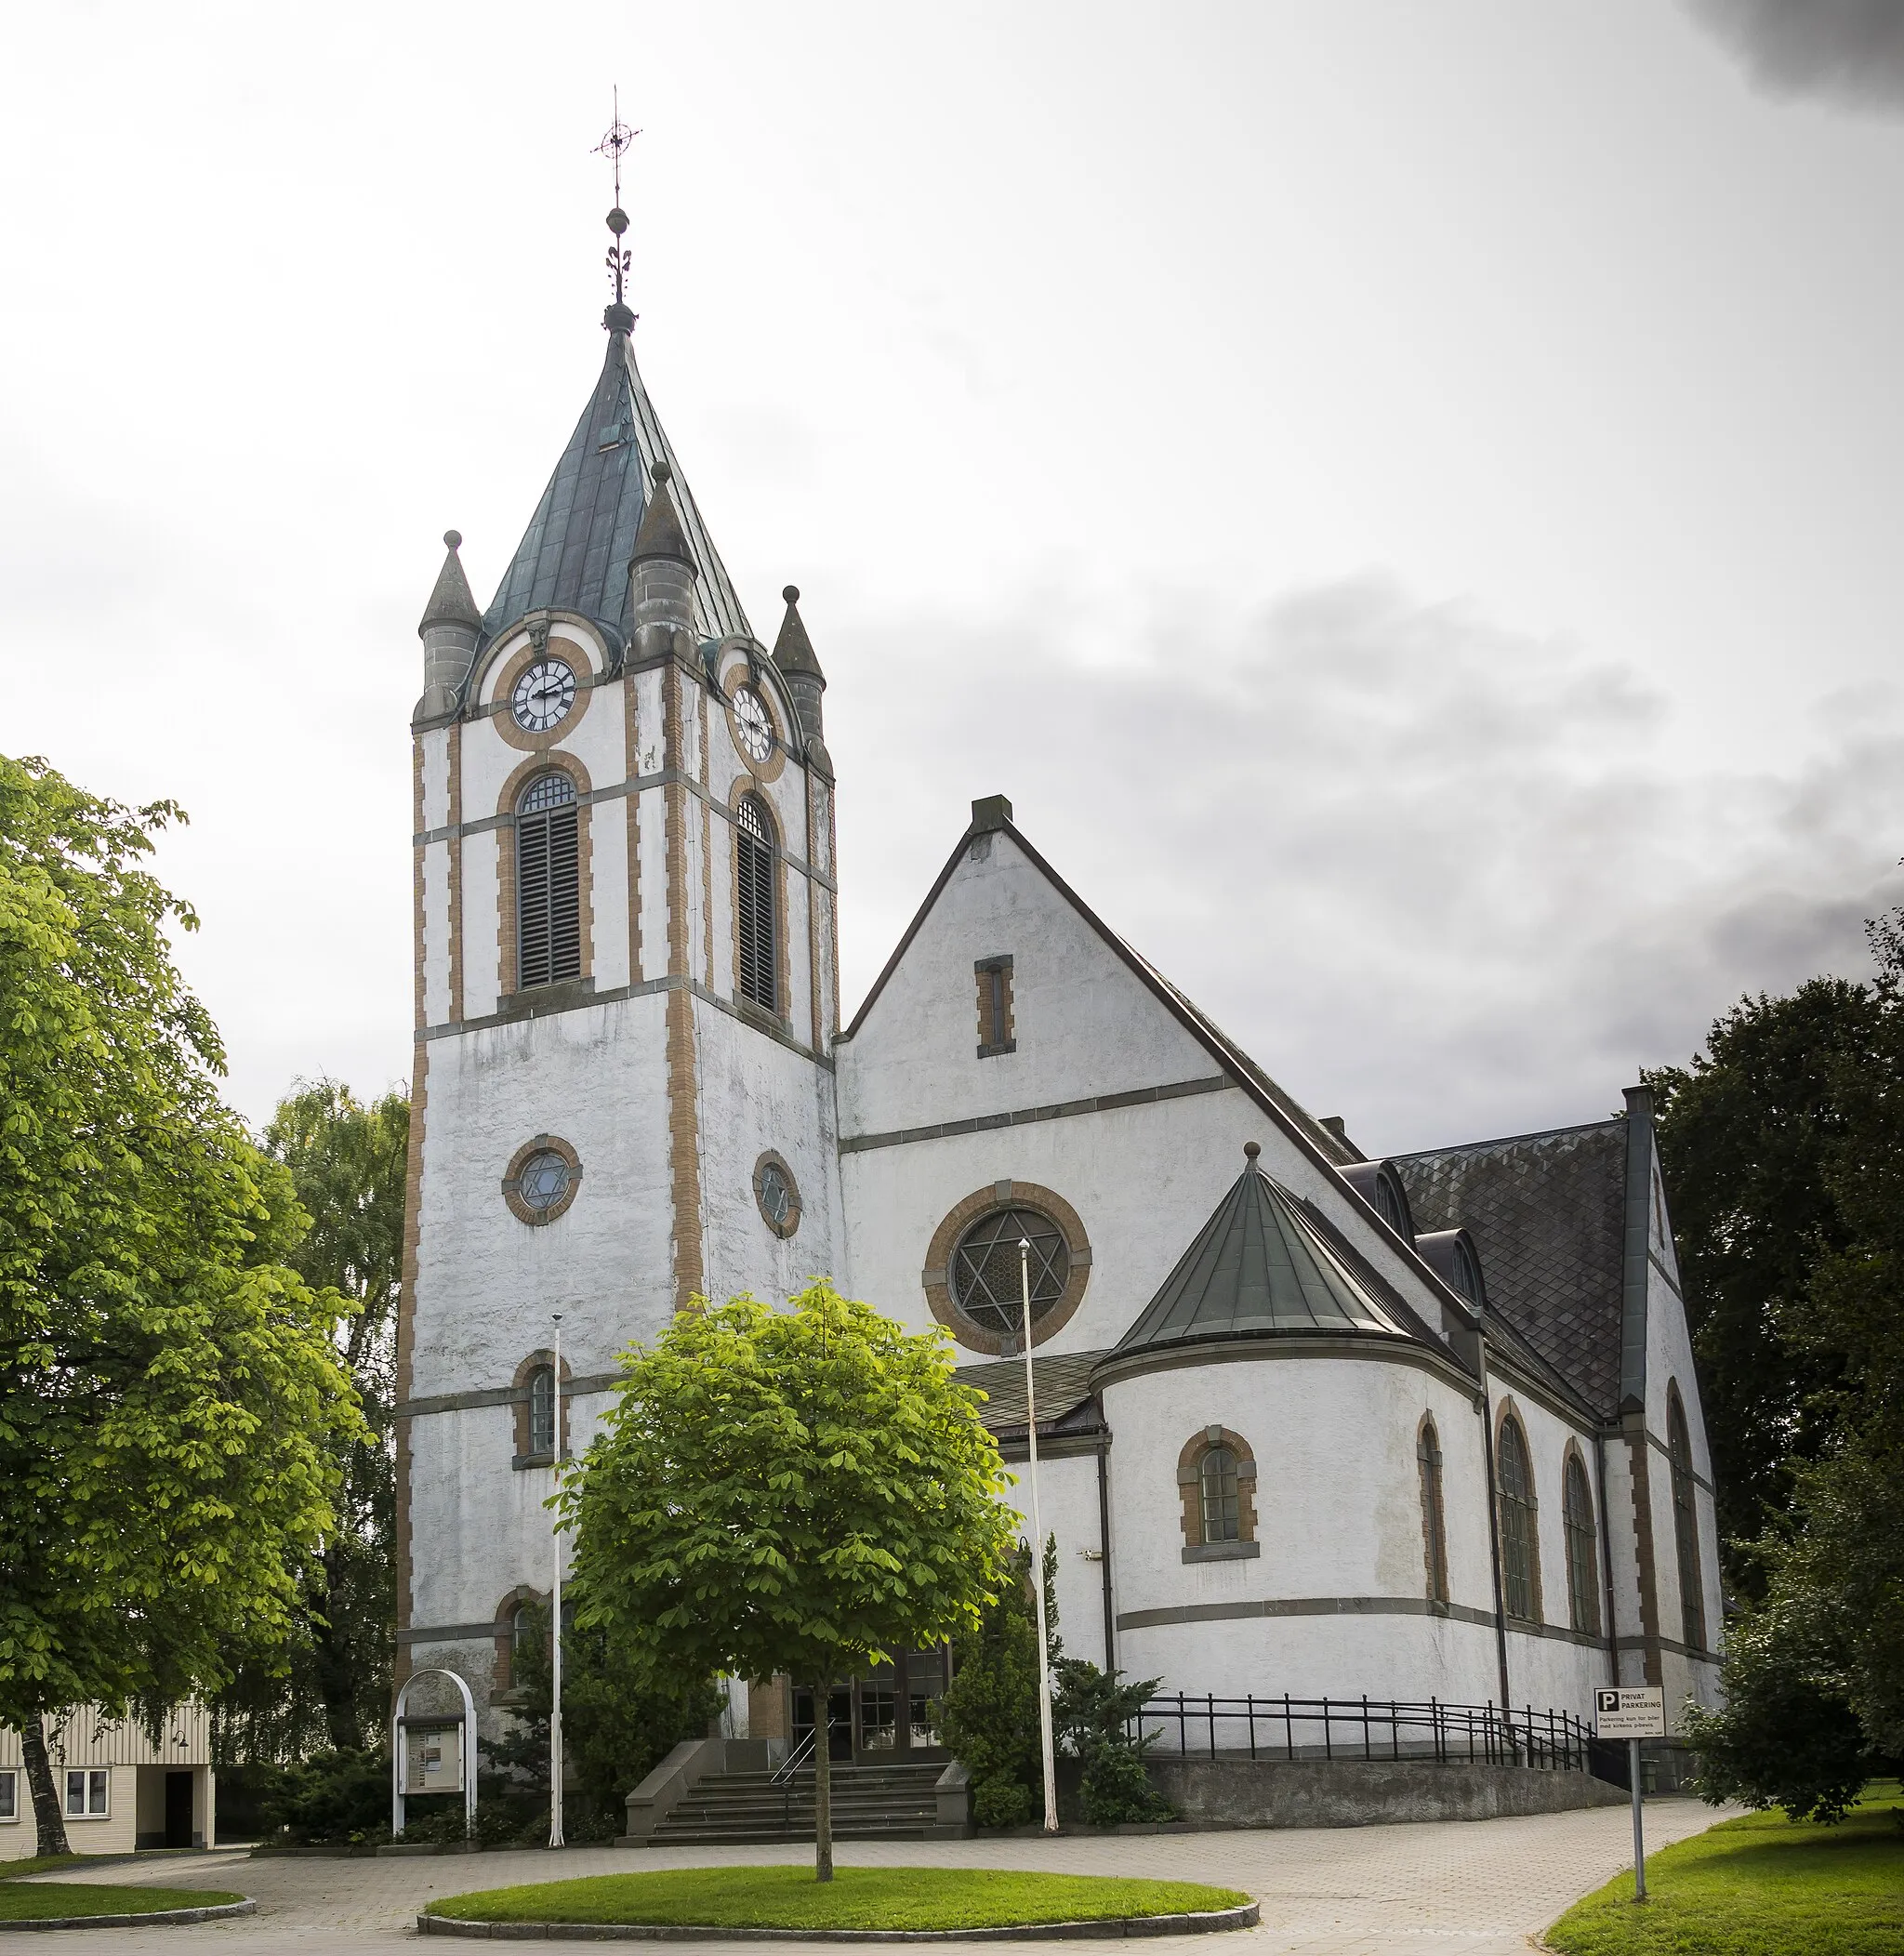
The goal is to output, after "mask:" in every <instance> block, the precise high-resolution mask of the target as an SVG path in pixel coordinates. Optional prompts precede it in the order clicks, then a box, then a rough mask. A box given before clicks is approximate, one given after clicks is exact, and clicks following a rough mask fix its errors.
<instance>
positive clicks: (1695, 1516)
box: [1666, 1384, 1706, 1650]
mask: <svg viewBox="0 0 1904 1956" xmlns="http://www.w3.org/2000/svg"><path fill="white" fill-rule="evenodd" d="M1666 1450H1667V1452H1668V1454H1669V1455H1670V1456H1671V1457H1672V1460H1673V1543H1674V1546H1675V1547H1676V1548H1677V1549H1678V1551H1679V1608H1680V1615H1681V1617H1682V1619H1683V1628H1684V1631H1685V1635H1686V1642H1687V1643H1688V1644H1689V1645H1691V1646H1692V1647H1693V1649H1695V1650H1703V1649H1704V1648H1705V1647H1706V1604H1705V1593H1704V1591H1705V1584H1704V1583H1703V1582H1702V1581H1701V1580H1700V1579H1699V1510H1698V1509H1697V1508H1696V1507H1695V1506H1694V1505H1693V1502H1694V1500H1695V1498H1696V1496H1697V1494H1698V1484H1697V1483H1696V1482H1695V1481H1694V1479H1693V1477H1692V1434H1690V1433H1689V1432H1688V1431H1687V1430H1686V1408H1685V1407H1684V1406H1683V1405H1681V1403H1680V1399H1679V1388H1678V1386H1676V1385H1673V1384H1669V1385H1668V1386H1667V1388H1666Z"/></svg>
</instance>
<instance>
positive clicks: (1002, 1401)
mask: <svg viewBox="0 0 1904 1956" xmlns="http://www.w3.org/2000/svg"><path fill="white" fill-rule="evenodd" d="M1103 1357H1104V1353H1103V1352H1060V1353H1055V1354H1052V1355H1049V1356H1047V1357H1043V1358H1040V1357H1039V1356H1038V1354H1037V1353H1036V1352H1034V1353H1033V1354H1032V1355H1031V1384H1032V1390H1033V1392H1034V1393H1036V1394H1038V1432H1039V1433H1040V1434H1047V1433H1050V1432H1051V1431H1052V1429H1053V1428H1055V1427H1059V1426H1062V1425H1064V1422H1065V1421H1067V1420H1070V1419H1071V1416H1072V1415H1073V1414H1075V1413H1076V1412H1078V1409H1079V1408H1081V1407H1085V1406H1088V1405H1089V1404H1090V1401H1091V1368H1093V1367H1094V1366H1095V1365H1096V1364H1097V1362H1098V1360H1099V1359H1101V1358H1103ZM956 1377H957V1378H958V1381H959V1384H960V1385H975V1386H977V1387H978V1389H979V1390H980V1391H981V1392H982V1393H984V1394H985V1395H986V1397H985V1405H984V1406H982V1407H980V1408H979V1418H980V1419H982V1420H983V1421H985V1430H986V1432H988V1433H989V1434H992V1436H993V1437H994V1438H997V1437H998V1435H999V1434H1008V1433H1009V1434H1022V1433H1023V1432H1024V1431H1025V1360H1024V1359H1023V1358H1022V1357H1020V1358H999V1359H996V1360H994V1361H993V1362H992V1363H990V1364H988V1365H962V1366H960V1367H959V1370H958V1372H957V1374H956Z"/></svg>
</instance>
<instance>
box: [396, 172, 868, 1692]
mask: <svg viewBox="0 0 1904 1956" xmlns="http://www.w3.org/2000/svg"><path fill="white" fill-rule="evenodd" d="M608 222H609V227H610V229H611V231H613V232H614V233H615V245H614V247H613V248H612V249H611V252H610V261H611V264H612V265H614V266H615V278H616V291H615V303H614V304H612V305H611V306H610V307H609V308H608V310H607V311H606V313H605V314H604V316H603V322H602V324H603V325H604V327H605V328H606V331H607V335H608V346H607V356H606V358H605V360H604V361H603V363H602V371H601V374H600V376H599V377H597V379H596V381H595V384H594V387H593V389H592V390H591V391H590V393H589V396H588V402H587V404H586V405H585V406H584V408H583V410H582V413H581V416H580V418H579V420H578V421H577V422H576V423H575V431H574V433H573V434H572V435H571V436H570V437H569V441H568V444H567V446H566V447H565V448H564V449H563V450H562V455H561V457H560V459H559V460H558V461H557V463H556V465H555V469H554V472H553V474H552V475H551V476H550V477H549V483H548V486H547V487H546V488H545V489H544V490H543V492H542V496H541V500H540V501H539V502H538V503H537V504H536V509H535V513H534V515H533V516H532V517H531V518H530V520H529V525H528V528H527V529H526V530H525V531H524V532H523V534H522V541H521V543H520V544H519V545H518V546H517V548H516V551H515V554H514V556H513V557H512V558H511V559H510V561H509V567H508V569H507V570H506V571H505V572H504V573H503V576H502V579H501V582H500V583H499V584H498V586H497V587H496V594H495V596H494V597H493V598H492V599H491V600H490V601H489V604H488V606H487V607H486V609H482V610H479V609H478V607H477V605H476V602H475V600H474V598H473V596H472V594H471V592H470V589H469V581H468V579H467V577H466V576H465V575H464V571H463V566H462V562H461V559H460V557H459V555H458V548H459V546H460V543H461V538H460V537H459V536H458V535H457V534H456V532H455V531H451V532H449V533H448V535H446V536H445V538H444V542H445V544H446V545H447V547H448V554H447V555H446V556H445V558H444V560H443V568H442V571H441V574H440V575H438V577H437V580H436V585H435V588H434V589H433V590H432V591H431V593H430V601H429V603H428V605H427V607H426V608H425V611H424V615H423V620H422V624H421V626H420V627H419V634H420V636H421V638H422V641H423V694H422V697H421V698H420V699H419V700H418V701H417V708H416V712H415V715H414V717H413V720H412V730H411V731H412V736H413V742H414V799H415V810H414V820H413V828H414V835H413V838H412V848H413V855H414V859H415V889H416V905H415V930H416V965H415V982H416V1022H417V1034H416V1038H417V1047H416V1060H415V1070H414V1077H413V1112H412V1124H411V1135H410V1164H409V1175H410V1188H409V1205H408V1225H407V1226H408V1232H409V1234H408V1238H407V1241H406V1245H405V1263H404V1283H403V1303H402V1311H401V1317H400V1323H399V1333H398V1347H397V1397H398V1400H399V1402H400V1404H399V1408H398V1443H397V1481H398V1556H399V1563H398V1568H399V1577H398V1580H399V1596H398V1622H399V1632H398V1634H399V1645H400V1647H399V1655H398V1675H399V1677H402V1676H403V1675H405V1674H407V1672H409V1671H410V1670H411V1669H413V1668H416V1667H418V1666H421V1665H426V1664H437V1665H447V1666H449V1667H451V1668H453V1669H455V1670H456V1671H458V1672H461V1673H462V1674H463V1675H464V1676H465V1677H466V1678H467V1679H468V1681H469V1684H470V1685H471V1687H472V1689H473V1690H474V1692H475V1695H476V1698H477V1702H478V1704H479V1705H482V1704H483V1703H485V1702H486V1701H491V1700H493V1699H495V1698H498V1697H501V1696H503V1695H506V1694H507V1693H508V1692H509V1689H510V1678H509V1649H510V1637H511V1631H512V1619H513V1617H514V1613H515V1611H516V1609H517V1608H518V1606H520V1604H521V1603H522V1601H523V1600H524V1599H525V1598H527V1597H528V1596H530V1595H532V1594H537V1593H546V1592H547V1590H548V1588H549V1558H550V1547H549V1515H548V1513H546V1512H545V1510H544V1508H543V1505H542V1503H543V1501H544V1500H546V1499H547V1497H548V1495H549V1492H550V1489H551V1486H552V1473H551V1470H552V1466H553V1463H554V1460H555V1459H556V1457H557V1456H558V1454H559V1453H560V1452H562V1451H572V1452H579V1451H580V1450H581V1448H582V1447H584V1446H586V1445H587V1441H588V1431H589V1428H590V1426H591V1425H592V1423H593V1421H594V1420H595V1419H596V1418H597V1417H599V1416H600V1414H601V1413H602V1412H603V1411H604V1410H606V1408H607V1407H608V1405H609V1403H610V1395H609V1390H608V1389H609V1387H610V1385H611V1383H612V1381H613V1379H614V1377H615V1368H616V1360H617V1356H618V1355H619V1354H620V1352H621V1351H622V1350H623V1349H624V1348H625V1347H626V1346H627V1345H628V1344H629V1343H630V1342H646V1341H651V1340H653V1339H654V1338H655V1335H656V1334H657V1333H658V1332H659V1331H660V1330H661V1328H663V1326H664V1325H665V1324H666V1323H667V1322H668V1318H669V1316H670V1315H672V1314H673V1313H674V1312H677V1311H679V1310H681V1309H682V1308H683V1307H684V1306H685V1305H686V1304H687V1303H688V1302H689V1300H690V1299H691V1298H693V1297H694V1296H696V1295H703V1294H705V1295H707V1296H710V1297H715V1298H724V1297H726V1296H728V1295H730V1294H732V1293H734V1292H736V1291H740V1290H752V1291H753V1292H754V1293H755V1294H756V1295H758V1296H760V1297H761V1298H763V1299H767V1298H783V1297H785V1296H786V1295H787V1294H788V1293H789V1292H790V1291H792V1290H794V1289H798V1288H800V1285H801V1284H802V1283H803V1282H804V1281H805V1280H806V1279H807V1278H809V1277H810V1276H812V1275H815V1274H818V1273H822V1272H830V1271H832V1270H834V1269H835V1268H836V1267H837V1265H838V1263H839V1261H840V1240H841V1227H840V1193H839V1171H838V1156H837V1153H836V1142H837V1135H836V1121H835V1115H834V1100H833V1080H832V1058H831V1043H832V1038H833V1036H834V1034H835V1032H836V1031H837V1029H838V1022H839V981H838V951H837V921H836V912H835V905H836V890H837V886H836V882H835V876H834V811H833V769H832V763H831V761H830V760H829V758H828V756H827V753H826V747H825V745H824V744H823V741H822V738H821V733H822V729H821V698H822V694H823V693H824V690H825V686H826V680H825V678H824V676H823V674H822V673H821V670H820V665H819V661H818V659H817V658H816V657H815V655H814V653H813V644H812V641H811V640H810V639H809V637H808V635H807V631H806V628H805V626H804V624H803V623H802V621H801V619H800V611H799V592H798V591H797V590H796V589H794V588H792V587H791V586H789V587H788V588H787V592H786V603H787V611H786V615H785V618H784V620H783V622H782V624H781V626H780V629H779V633H778V636H777V638H776V641H775V644H774V650H773V652H772V653H770V652H769V651H768V650H767V648H766V647H765V646H764V645H763V644H761V643H760V641H758V640H757V639H756V638H755V637H754V636H753V633H752V630H751V628H749V626H748V623H747V615H746V613H745V611H744V610H743V609H742V606H741V602H740V599H739V596H738V595H737V593H736V592H735V590H734V584H733V582H732V580H731V579H730V577H729V576H728V574H727V570H726V567H725V566H724V565H723V563H722V562H721V556H720V553H719V552H718V551H717V550H716V548H715V547H714V542H713V538H712V537H711V535H709V533H708V530H707V523H706V522H705V520H704V519H703V517H702V514H701V510H700V507H699V505H698V504H697V502H696V501H695V498H694V493H693V491H692V490H691V489H690V488H689V486H688V482H687V479H686V477H685V475H684V474H683V472H682V470H681V466H680V463H679V461H678V460H677V458H676V456H675V455H674V453H673V450H672V449H671V448H670V446H669V444H668V438H667V436H666V434H665V433H664V432H663V431H662V428H661V424H660V421H659V419H658V418H657V417H656V415H655V408H654V404H653V403H652V402H651V401H650V399H649V396H648V391H647V389H646V387H645V386H644V384H643V382H642V379H641V373H640V370H639V369H638V367H637V366H636V363H635V356H634V349H633V344H632V335H633V329H634V324H635V319H634V314H633V313H632V312H631V311H629V310H628V306H627V305H626V304H625V303H624V298H623V293H622V289H621V274H622V271H623V269H624V268H625V266H626V262H627V260H626V256H625V255H624V254H623V253H622V252H621V248H620V237H621V233H622V232H623V231H625V230H626V228H627V224H628V219H627V218H626V217H625V216H624V215H623V213H622V212H621V210H620V209H619V208H616V209H615V210H614V211H613V212H611V213H610V216H609V219H608ZM556 1313H560V1314H561V1315H562V1377H561V1379H560V1380H559V1381H558V1380H557V1378H556V1377H555V1374H554V1371H553V1369H552V1367H551V1363H550V1346H551V1342H552V1341H551V1335H550V1334H551V1326H552V1317H553V1315H554V1314H556ZM485 1723H487V1721H485Z"/></svg>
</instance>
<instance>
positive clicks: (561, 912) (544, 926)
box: [516, 769, 582, 990]
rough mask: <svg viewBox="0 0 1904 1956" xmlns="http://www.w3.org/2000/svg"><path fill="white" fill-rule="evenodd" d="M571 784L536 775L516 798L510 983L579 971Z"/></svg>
mask: <svg viewBox="0 0 1904 1956" xmlns="http://www.w3.org/2000/svg"><path fill="white" fill-rule="evenodd" d="M579 813H580V810H579V805H578V804H577V802H576V800H575V783H574V782H573V781H571V780H570V779H569V777H568V776H567V774H565V773H562V771H561V770H560V769H551V770H550V772H549V773H546V774H538V775H536V778H535V780H533V781H532V782H530V784H529V785H528V786H527V787H525V788H524V789H523V790H522V794H521V796H520V797H519V798H518V799H517V801H516V985H517V987H518V989H520V990H526V989H527V988H528V987H529V986H530V985H553V984H555V983H557V982H558V981H559V980H561V979H564V978H579V977H580V976H581V975H582V879H581V848H580V837H579V830H578V827H577V819H578V816H579Z"/></svg>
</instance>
